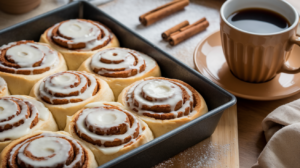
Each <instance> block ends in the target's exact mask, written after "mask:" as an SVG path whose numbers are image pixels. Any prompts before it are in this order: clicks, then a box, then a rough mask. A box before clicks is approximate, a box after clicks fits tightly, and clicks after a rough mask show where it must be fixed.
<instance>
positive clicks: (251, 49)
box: [220, 0, 300, 83]
mask: <svg viewBox="0 0 300 168" xmlns="http://www.w3.org/2000/svg"><path fill="white" fill-rule="evenodd" d="M247 8H262V9H267V10H271V11H275V12H277V13H279V14H281V15H282V16H284V17H285V18H286V19H287V20H288V21H289V23H290V27H289V28H287V29H285V30H283V31H280V32H276V33H265V34H259V33H252V32H247V31H245V30H242V29H239V28H237V27H235V26H233V25H232V24H230V23H229V22H228V20H227V18H228V17H229V16H230V15H231V14H233V13H234V12H236V11H239V10H242V9H247ZM220 14H221V28H220V32H221V40H222V47H223V52H224V55H225V57H226V61H227V63H228V66H229V68H230V70H231V72H232V73H233V74H234V75H235V76H236V77H237V78H239V79H241V80H243V81H247V82H255V83H259V82H266V81H268V80H271V79H272V78H274V77H275V76H276V74H278V73H281V72H285V73H291V74H294V73H299V72H300V68H293V67H290V66H289V65H287V64H285V62H286V60H287V56H288V53H289V51H290V50H291V49H292V46H293V44H297V45H300V37H299V36H297V35H296V30H297V25H298V22H299V15H298V13H297V11H296V9H295V8H294V7H293V6H292V5H290V4H289V3H288V2H286V1H283V0H228V1H226V2H225V3H224V4H223V6H222V7H221V11H220Z"/></svg>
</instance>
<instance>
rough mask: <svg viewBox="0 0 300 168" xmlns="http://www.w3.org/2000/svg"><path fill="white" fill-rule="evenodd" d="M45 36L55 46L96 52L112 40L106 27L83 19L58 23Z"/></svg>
mask: <svg viewBox="0 0 300 168" xmlns="http://www.w3.org/2000/svg"><path fill="white" fill-rule="evenodd" d="M47 36H48V38H49V39H50V40H52V41H53V42H54V43H56V44H57V45H59V46H61V47H63V48H67V49H70V50H79V49H80V50H97V49H100V48H102V47H104V46H106V45H107V44H108V43H109V42H110V41H111V39H112V38H111V36H112V35H111V33H110V30H109V29H108V28H107V27H105V26H104V25H102V24H100V23H99V22H94V21H91V20H85V19H72V20H67V21H63V22H61V23H58V24H56V25H54V26H53V27H52V28H50V29H49V31H48V33H47Z"/></svg>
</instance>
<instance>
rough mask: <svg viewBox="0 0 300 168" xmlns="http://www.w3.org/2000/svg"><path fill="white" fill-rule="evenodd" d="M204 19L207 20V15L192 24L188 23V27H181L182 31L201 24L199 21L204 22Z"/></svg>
mask: <svg viewBox="0 0 300 168" xmlns="http://www.w3.org/2000/svg"><path fill="white" fill-rule="evenodd" d="M204 21H206V18H205V17H204V18H201V19H200V20H198V21H196V22H195V23H193V24H191V25H188V26H186V27H183V28H181V29H180V31H184V30H186V29H188V28H190V27H192V26H195V25H197V24H199V23H202V22H204Z"/></svg>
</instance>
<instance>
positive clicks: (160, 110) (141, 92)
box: [125, 78, 195, 120]
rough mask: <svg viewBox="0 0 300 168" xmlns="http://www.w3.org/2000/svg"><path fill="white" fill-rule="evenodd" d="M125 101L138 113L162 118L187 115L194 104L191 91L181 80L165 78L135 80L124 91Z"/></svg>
mask: <svg viewBox="0 0 300 168" xmlns="http://www.w3.org/2000/svg"><path fill="white" fill-rule="evenodd" d="M125 103H126V105H127V106H128V107H129V108H130V109H132V110H133V111H135V112H137V113H138V114H141V115H144V116H148V117H151V118H155V119H162V120H168V119H174V118H180V117H183V116H187V115H189V114H190V113H191V112H192V111H193V108H194V106H195V101H194V95H193V92H192V91H191V90H190V89H189V88H188V87H187V86H185V85H184V83H183V82H179V81H177V80H173V79H166V78H151V79H145V80H142V81H139V82H137V83H136V84H135V85H134V86H132V87H131V88H129V90H128V92H127V93H126V101H125Z"/></svg>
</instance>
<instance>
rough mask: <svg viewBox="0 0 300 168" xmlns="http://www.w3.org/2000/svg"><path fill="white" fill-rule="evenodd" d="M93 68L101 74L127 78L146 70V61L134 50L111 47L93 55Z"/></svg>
mask: <svg viewBox="0 0 300 168" xmlns="http://www.w3.org/2000/svg"><path fill="white" fill-rule="evenodd" d="M91 69H92V70H93V71H94V72H95V73H96V74H99V75H101V76H106V77H113V78H127V77H131V76H135V75H137V74H139V73H141V72H143V71H145V69H146V63H145V60H144V58H143V57H142V56H140V55H139V53H137V52H136V51H134V50H130V49H125V48H109V49H105V50H101V51H99V52H97V53H96V54H95V55H94V56H93V57H92V60H91Z"/></svg>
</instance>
